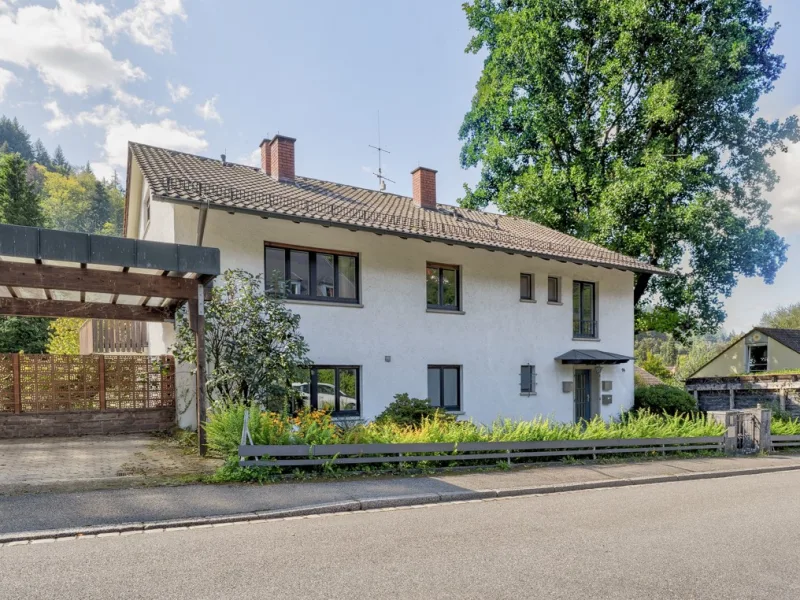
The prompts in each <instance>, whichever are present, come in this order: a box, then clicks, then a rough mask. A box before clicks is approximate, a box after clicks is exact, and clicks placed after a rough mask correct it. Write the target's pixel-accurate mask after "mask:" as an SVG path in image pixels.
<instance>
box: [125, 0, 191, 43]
mask: <svg viewBox="0 0 800 600" xmlns="http://www.w3.org/2000/svg"><path fill="white" fill-rule="evenodd" d="M176 18H178V19H184V20H185V19H186V13H185V12H184V11H183V6H182V4H181V0H139V2H138V3H137V4H136V6H134V7H133V8H131V9H130V10H126V11H125V12H123V13H121V14H120V15H119V17H117V19H115V21H114V28H115V29H119V30H123V31H125V32H126V33H128V35H130V36H131V39H133V41H134V42H136V43H137V44H141V45H142V46H149V47H150V48H152V49H153V50H155V51H156V52H164V51H165V50H172V21H173V19H176Z"/></svg>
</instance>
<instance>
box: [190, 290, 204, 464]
mask: <svg viewBox="0 0 800 600" xmlns="http://www.w3.org/2000/svg"><path fill="white" fill-rule="evenodd" d="M204 300H205V289H204V287H203V285H202V284H200V285H198V286H197V298H196V299H194V300H190V301H189V324H190V326H191V328H192V331H194V340H195V348H196V349H197V378H196V387H197V394H196V395H197V402H196V404H197V440H198V444H199V450H200V456H205V454H206V430H205V427H204V425H205V422H206V319H205V306H204Z"/></svg>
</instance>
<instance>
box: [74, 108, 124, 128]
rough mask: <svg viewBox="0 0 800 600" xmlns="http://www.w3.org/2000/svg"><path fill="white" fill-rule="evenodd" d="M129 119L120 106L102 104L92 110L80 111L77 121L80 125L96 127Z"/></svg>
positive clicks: (107, 125)
mask: <svg viewBox="0 0 800 600" xmlns="http://www.w3.org/2000/svg"><path fill="white" fill-rule="evenodd" d="M125 120H127V117H126V116H125V113H123V112H122V110H121V109H120V108H119V107H118V106H109V105H108V104H100V105H98V106H95V107H94V108H93V109H92V110H89V111H83V112H81V113H78V116H77V117H75V122H76V123H77V124H78V125H94V126H95V127H110V126H111V125H114V124H116V123H121V122H123V121H125Z"/></svg>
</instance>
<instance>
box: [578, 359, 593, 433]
mask: <svg viewBox="0 0 800 600" xmlns="http://www.w3.org/2000/svg"><path fill="white" fill-rule="evenodd" d="M591 418H592V370H591V369H575V422H576V423H580V422H581V421H589V420H591Z"/></svg>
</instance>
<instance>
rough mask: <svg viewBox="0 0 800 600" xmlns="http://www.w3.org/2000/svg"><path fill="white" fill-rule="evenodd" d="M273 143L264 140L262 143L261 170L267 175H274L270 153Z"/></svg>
mask: <svg viewBox="0 0 800 600" xmlns="http://www.w3.org/2000/svg"><path fill="white" fill-rule="evenodd" d="M270 144H271V142H270V141H269V140H268V139H267V138H264V139H263V140H262V141H261V170H262V171H264V173H266V174H267V175H272V153H271V152H270V151H269V145H270Z"/></svg>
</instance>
